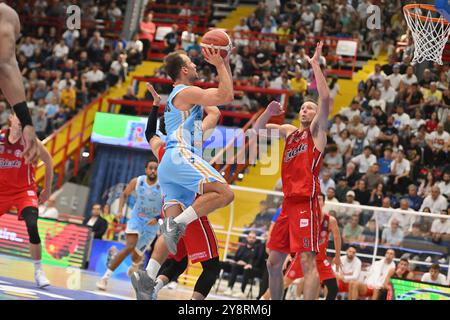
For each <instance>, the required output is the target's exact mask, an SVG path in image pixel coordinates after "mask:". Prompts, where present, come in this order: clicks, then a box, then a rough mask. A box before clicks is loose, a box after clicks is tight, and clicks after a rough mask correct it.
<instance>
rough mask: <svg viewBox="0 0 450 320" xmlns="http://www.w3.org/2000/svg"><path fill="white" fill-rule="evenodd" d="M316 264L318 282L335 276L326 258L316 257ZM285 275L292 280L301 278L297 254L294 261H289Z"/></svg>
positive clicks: (301, 273) (300, 266)
mask: <svg viewBox="0 0 450 320" xmlns="http://www.w3.org/2000/svg"><path fill="white" fill-rule="evenodd" d="M316 265H317V271H318V272H319V278H320V282H323V281H325V280H328V279H335V278H336V275H335V274H334V271H333V269H332V268H331V263H330V262H329V261H328V260H327V259H326V258H325V259H322V258H316ZM286 277H288V278H289V279H292V280H295V279H300V278H303V271H302V265H301V263H300V257H299V256H295V258H294V261H293V262H292V263H291V266H290V268H289V269H288V271H287V273H286Z"/></svg>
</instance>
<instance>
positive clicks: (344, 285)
mask: <svg viewBox="0 0 450 320" xmlns="http://www.w3.org/2000/svg"><path fill="white" fill-rule="evenodd" d="M338 292H348V282H344V281H342V280H339V281H338Z"/></svg>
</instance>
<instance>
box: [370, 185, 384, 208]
mask: <svg viewBox="0 0 450 320" xmlns="http://www.w3.org/2000/svg"><path fill="white" fill-rule="evenodd" d="M371 190H372V191H371V192H370V199H369V205H370V206H374V207H381V205H382V203H383V198H384V196H385V194H384V184H383V183H379V184H377V186H376V187H375V188H373V189H371Z"/></svg>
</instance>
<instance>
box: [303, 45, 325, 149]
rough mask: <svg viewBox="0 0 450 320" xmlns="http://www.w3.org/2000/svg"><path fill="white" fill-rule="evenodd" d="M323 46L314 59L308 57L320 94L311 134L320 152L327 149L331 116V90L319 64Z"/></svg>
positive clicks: (318, 48)
mask: <svg viewBox="0 0 450 320" xmlns="http://www.w3.org/2000/svg"><path fill="white" fill-rule="evenodd" d="M322 46H323V42H322V41H320V42H319V43H318V44H317V47H316V51H315V53H314V56H313V57H312V58H309V57H307V59H308V62H309V63H310V64H311V66H312V69H313V71H314V77H315V79H316V81H317V91H318V92H319V102H318V110H317V115H316V116H315V117H314V119H313V121H312V123H311V132H312V134H313V138H314V144H315V145H316V147H317V148H318V149H319V150H320V151H323V150H324V149H325V146H326V143H327V136H326V132H327V129H328V116H329V114H330V89H329V88H328V83H327V79H326V78H325V75H324V74H323V72H322V70H321V68H320V64H319V58H320V56H321V54H322Z"/></svg>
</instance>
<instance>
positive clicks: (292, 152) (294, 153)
mask: <svg viewBox="0 0 450 320" xmlns="http://www.w3.org/2000/svg"><path fill="white" fill-rule="evenodd" d="M306 150H308V145H307V144H306V143H302V144H300V145H298V146H297V147H296V148H294V149H291V150H287V151H286V156H285V158H284V162H289V161H291V160H292V158H295V157H296V156H297V155H299V154H300V153H304V152H306Z"/></svg>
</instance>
